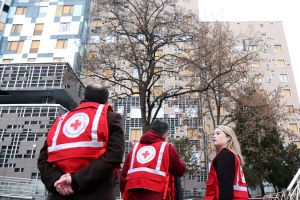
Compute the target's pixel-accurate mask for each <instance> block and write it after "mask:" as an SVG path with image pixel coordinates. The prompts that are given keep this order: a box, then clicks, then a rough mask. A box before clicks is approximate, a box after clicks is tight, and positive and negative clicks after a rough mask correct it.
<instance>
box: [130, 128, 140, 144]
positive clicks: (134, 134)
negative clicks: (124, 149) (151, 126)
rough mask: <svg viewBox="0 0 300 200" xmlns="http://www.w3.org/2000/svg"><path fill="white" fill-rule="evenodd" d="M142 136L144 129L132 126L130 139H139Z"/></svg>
mask: <svg viewBox="0 0 300 200" xmlns="http://www.w3.org/2000/svg"><path fill="white" fill-rule="evenodd" d="M141 137H142V129H141V128H132V129H131V130H130V141H135V142H137V141H139V140H140V139H141Z"/></svg>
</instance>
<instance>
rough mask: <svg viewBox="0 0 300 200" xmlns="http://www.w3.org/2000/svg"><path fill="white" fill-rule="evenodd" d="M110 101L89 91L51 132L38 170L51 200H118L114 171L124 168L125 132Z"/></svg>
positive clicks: (98, 90)
mask: <svg viewBox="0 0 300 200" xmlns="http://www.w3.org/2000/svg"><path fill="white" fill-rule="evenodd" d="M108 95H109V93H108V90H107V89H106V88H105V87H103V86H101V85H99V84H92V85H89V86H87V87H86V89H85V95H84V100H83V101H82V102H81V104H80V105H79V106H78V107H76V108H75V109H73V110H71V111H69V112H67V113H65V114H63V115H61V116H60V117H58V118H57V119H56V121H55V122H54V123H53V124H52V126H51V128H50V129H49V131H48V135H47V139H46V142H45V145H44V147H43V148H42V149H41V152H40V156H39V159H38V168H39V170H40V173H41V179H42V181H43V183H44V184H45V186H46V188H47V189H48V190H49V191H50V193H51V197H50V199H53V200H54V199H55V200H59V199H70V200H82V199H85V200H98V199H99V198H100V197H101V199H103V200H104V199H105V200H112V199H114V177H115V176H114V174H113V171H114V169H115V168H117V167H118V166H119V165H120V163H121V162H122V158H123V154H124V132H123V129H122V117H121V116H120V115H119V114H117V113H115V112H113V111H112V108H111V107H110V106H109V105H108V103H107V100H108Z"/></svg>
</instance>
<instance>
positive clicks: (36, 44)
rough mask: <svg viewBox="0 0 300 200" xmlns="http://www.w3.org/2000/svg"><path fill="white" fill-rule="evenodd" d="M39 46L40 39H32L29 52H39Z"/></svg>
mask: <svg viewBox="0 0 300 200" xmlns="http://www.w3.org/2000/svg"><path fill="white" fill-rule="evenodd" d="M39 46H40V41H39V40H32V42H31V47H30V51H29V53H37V52H38V50H39Z"/></svg>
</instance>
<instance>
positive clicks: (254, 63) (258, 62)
mask: <svg viewBox="0 0 300 200" xmlns="http://www.w3.org/2000/svg"><path fill="white" fill-rule="evenodd" d="M260 66H261V65H260V61H259V60H253V61H252V67H253V68H256V67H260Z"/></svg>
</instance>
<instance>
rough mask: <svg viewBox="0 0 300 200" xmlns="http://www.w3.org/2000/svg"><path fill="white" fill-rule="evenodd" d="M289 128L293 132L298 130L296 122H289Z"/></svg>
mask: <svg viewBox="0 0 300 200" xmlns="http://www.w3.org/2000/svg"><path fill="white" fill-rule="evenodd" d="M289 129H290V130H291V131H293V132H298V125H297V123H290V124H289Z"/></svg>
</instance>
